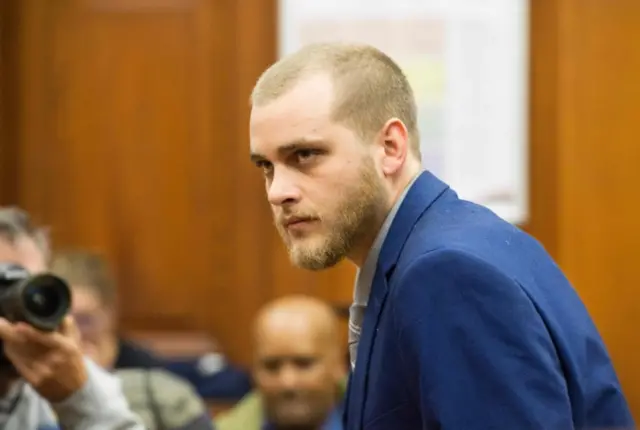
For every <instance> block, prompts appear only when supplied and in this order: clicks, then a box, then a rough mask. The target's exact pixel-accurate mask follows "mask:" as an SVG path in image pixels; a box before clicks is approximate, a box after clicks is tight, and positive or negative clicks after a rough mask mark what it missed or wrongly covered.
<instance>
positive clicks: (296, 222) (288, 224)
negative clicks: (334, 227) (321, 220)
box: [282, 217, 317, 228]
mask: <svg viewBox="0 0 640 430" xmlns="http://www.w3.org/2000/svg"><path fill="white" fill-rule="evenodd" d="M314 221H317V218H313V217H289V218H286V219H285V220H284V222H283V223H282V225H283V226H284V227H285V228H294V227H297V226H302V225H306V224H309V223H311V222H314Z"/></svg>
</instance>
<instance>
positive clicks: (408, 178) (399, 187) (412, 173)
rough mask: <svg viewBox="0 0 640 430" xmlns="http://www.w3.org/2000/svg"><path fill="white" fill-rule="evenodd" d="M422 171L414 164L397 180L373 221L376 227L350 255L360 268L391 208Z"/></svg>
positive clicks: (351, 259)
mask: <svg viewBox="0 0 640 430" xmlns="http://www.w3.org/2000/svg"><path fill="white" fill-rule="evenodd" d="M420 172H421V170H420V165H417V166H416V167H415V168H413V166H412V168H411V169H410V170H409V171H408V172H406V173H405V174H403V175H402V176H401V177H400V178H399V179H398V180H397V182H396V186H395V187H394V189H393V190H392V192H391V193H390V198H389V201H388V202H387V204H386V206H385V208H384V210H383V211H381V213H380V214H379V215H378V217H377V219H376V220H375V222H374V223H373V225H374V227H373V228H372V229H371V233H370V234H368V235H367V236H366V237H365V238H363V240H362V241H361V243H360V245H359V246H357V247H356V248H355V249H354V250H353V252H352V253H351V255H350V256H349V260H350V261H351V262H352V263H353V264H355V265H356V266H357V267H358V268H360V269H361V268H362V266H363V265H364V263H365V261H366V260H367V257H368V255H369V252H371V248H372V247H373V244H374V242H375V241H376V238H377V237H378V235H379V234H380V230H381V229H382V225H383V224H384V222H385V220H386V219H387V217H388V216H389V214H390V213H391V210H392V209H393V207H394V206H395V205H396V203H398V200H399V199H400V196H401V195H402V193H404V191H405V190H406V189H407V187H408V186H409V184H411V182H412V181H413V180H414V179H415V178H416V176H418V175H419V174H420Z"/></svg>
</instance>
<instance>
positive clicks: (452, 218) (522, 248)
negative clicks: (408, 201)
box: [396, 200, 551, 278]
mask: <svg viewBox="0 0 640 430" xmlns="http://www.w3.org/2000/svg"><path fill="white" fill-rule="evenodd" d="M540 261H544V262H547V263H548V262H551V258H550V256H549V255H548V254H547V252H546V251H545V250H544V248H543V247H542V246H541V245H540V243H539V242H538V241H536V240H535V239H534V238H533V237H531V236H530V235H529V234H527V233H526V232H524V231H522V230H521V229H519V228H518V227H517V226H515V225H513V224H510V223H508V222H507V221H505V220H503V219H501V218H500V217H498V216H497V215H496V214H495V213H493V212H491V211H490V210H488V209H487V208H484V207H482V206H479V205H476V204H473V203H470V202H465V201H462V200H456V201H452V202H446V203H444V204H443V205H441V206H437V207H434V208H433V209H430V210H429V211H427V212H426V213H425V214H424V216H423V217H422V218H421V219H420V220H418V222H417V223H416V225H415V226H414V228H413V230H412V233H411V235H410V236H409V238H408V239H407V241H406V243H405V246H404V248H403V250H402V253H401V255H400V258H399V260H398V262H397V265H396V267H397V268H398V269H400V271H402V269H406V268H408V267H410V266H414V267H416V265H418V266H420V265H426V266H434V265H435V266H438V265H442V264H446V265H448V266H449V267H451V266H454V267H459V266H468V265H473V266H480V267H483V268H486V269H491V270H496V271H498V272H502V273H503V274H504V275H506V276H507V277H510V278H518V277H519V274H521V272H523V270H526V269H527V268H528V267H530V266H531V265H533V264H535V263H537V262H540ZM434 263H435V264H434Z"/></svg>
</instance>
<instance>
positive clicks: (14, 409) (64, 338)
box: [0, 208, 144, 430]
mask: <svg viewBox="0 0 640 430" xmlns="http://www.w3.org/2000/svg"><path fill="white" fill-rule="evenodd" d="M46 255H47V241H46V236H45V235H44V233H43V231H42V230H41V229H37V228H34V227H33V226H32V225H31V223H30V221H29V217H28V215H27V214H26V213H24V212H22V211H20V210H18V209H15V208H0V263H4V264H14V265H17V266H19V267H22V268H24V269H26V270H27V271H28V272H30V273H32V274H36V273H42V272H44V271H45V270H46V266H47V265H46ZM3 313H4V311H3V310H2V309H1V308H0V317H1V318H0V428H2V429H4V430H24V429H47V430H49V429H56V428H58V425H59V426H60V427H61V428H65V429H104V430H110V429H122V430H124V429H128V430H141V429H143V428H144V427H143V425H142V424H141V423H140V420H139V418H138V417H137V416H136V415H134V414H133V413H132V412H131V410H130V408H129V406H128V404H127V402H126V400H125V398H124V396H123V394H122V391H121V389H120V385H119V382H118V380H117V379H115V378H114V377H112V376H111V375H109V374H108V373H106V372H104V371H103V370H101V369H99V368H98V366H97V365H95V364H94V363H92V362H91V361H90V360H88V359H86V358H85V357H84V356H83V354H82V352H81V349H80V347H79V334H78V332H77V329H76V327H75V324H74V322H73V320H72V319H71V317H68V316H67V317H66V318H65V319H64V320H63V321H62V324H60V327H59V328H58V330H56V331H50V332H46V331H40V330H37V329H36V328H34V327H32V326H30V325H29V324H26V323H13V322H10V321H8V319H7V318H4V317H6V316H7V315H4V314H3ZM56 417H57V419H56Z"/></svg>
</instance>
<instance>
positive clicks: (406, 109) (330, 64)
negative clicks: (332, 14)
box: [251, 43, 420, 158]
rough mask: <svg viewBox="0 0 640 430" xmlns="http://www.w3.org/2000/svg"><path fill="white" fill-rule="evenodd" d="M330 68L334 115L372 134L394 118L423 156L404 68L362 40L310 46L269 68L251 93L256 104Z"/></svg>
mask: <svg viewBox="0 0 640 430" xmlns="http://www.w3.org/2000/svg"><path fill="white" fill-rule="evenodd" d="M322 72H325V73H329V74H330V76H331V78H332V80H333V83H334V87H335V105H334V107H333V118H332V119H333V120H334V121H337V122H340V123H343V124H345V125H347V126H349V127H351V128H353V130H354V131H356V132H357V133H358V134H359V135H360V136H361V137H362V138H363V139H370V138H372V137H373V136H374V135H375V134H376V133H378V132H379V131H380V129H381V128H382V127H383V125H384V124H385V123H386V122H387V121H388V120H389V119H391V118H398V119H400V120H401V121H402V122H403V123H404V125H405V126H406V127H407V131H408V133H409V143H410V147H411V151H412V153H413V154H414V155H416V156H417V157H418V158H420V135H419V131H418V119H417V117H418V113H417V110H418V109H417V106H416V101H415V97H414V94H413V89H412V88H411V85H410V84H409V81H408V80H407V77H406V75H405V74H404V72H403V71H402V69H401V68H400V67H399V66H398V64H396V63H395V62H394V61H393V60H392V59H391V58H390V57H389V56H388V55H386V54H385V53H384V52H382V51H380V50H379V49H377V48H375V47H373V46H370V45H363V44H346V43H316V44H310V45H306V46H304V47H303V48H301V49H300V50H298V51H297V52H295V53H293V54H291V55H289V56H286V57H284V58H282V59H280V60H279V61H277V62H276V63H274V64H273V65H272V66H271V67H269V68H268V69H267V70H266V71H265V72H264V73H263V74H262V76H260V78H259V79H258V81H257V83H256V85H255V87H254V89H253V92H252V94H251V104H252V105H253V106H263V105H266V104H268V103H270V102H272V101H274V100H276V99H278V98H280V97H281V96H283V95H284V94H285V93H287V92H288V91H290V90H291V89H292V88H293V87H294V85H295V84H297V83H298V82H299V81H300V79H302V78H304V77H307V76H309V75H312V74H315V73H322Z"/></svg>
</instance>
